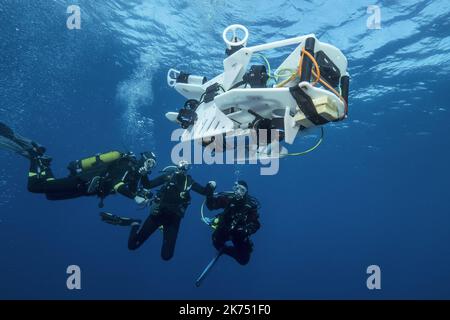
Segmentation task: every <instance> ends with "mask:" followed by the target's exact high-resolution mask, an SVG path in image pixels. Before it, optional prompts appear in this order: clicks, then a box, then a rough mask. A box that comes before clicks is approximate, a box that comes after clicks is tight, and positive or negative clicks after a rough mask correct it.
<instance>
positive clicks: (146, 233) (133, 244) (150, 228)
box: [128, 208, 161, 250]
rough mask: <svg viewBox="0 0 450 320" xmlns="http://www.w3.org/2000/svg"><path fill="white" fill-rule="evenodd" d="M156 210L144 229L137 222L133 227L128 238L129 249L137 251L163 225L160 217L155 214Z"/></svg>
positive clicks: (145, 223)
mask: <svg viewBox="0 0 450 320" xmlns="http://www.w3.org/2000/svg"><path fill="white" fill-rule="evenodd" d="M154 210H155V208H153V210H152V211H151V212H150V215H149V217H148V218H147V220H145V222H144V224H143V225H142V228H140V227H141V225H140V224H139V223H137V222H135V223H133V224H132V225H131V230H130V236H129V237H128V249H130V250H136V249H137V248H139V247H140V246H141V245H142V244H143V243H144V242H145V241H146V240H147V239H148V238H149V237H150V236H151V235H152V234H153V232H155V231H156V230H157V229H158V227H159V226H160V225H161V223H160V221H159V219H158V216H157V215H155V214H154ZM156 210H157V209H156Z"/></svg>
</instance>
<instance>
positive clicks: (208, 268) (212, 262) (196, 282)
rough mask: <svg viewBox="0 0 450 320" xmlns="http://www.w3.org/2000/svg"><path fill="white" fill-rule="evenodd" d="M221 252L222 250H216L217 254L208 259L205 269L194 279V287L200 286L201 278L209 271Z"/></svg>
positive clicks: (203, 278)
mask: <svg viewBox="0 0 450 320" xmlns="http://www.w3.org/2000/svg"><path fill="white" fill-rule="evenodd" d="M222 253H223V252H222V250H220V251H219V252H217V255H216V256H215V257H214V258H213V259H212V260H211V261H210V263H208V265H207V266H206V268H205V270H203V272H202V274H201V275H200V276H199V277H198V278H197V280H196V281H195V286H196V287H200V286H201V284H202V282H203V280H205V278H206V276H207V275H208V273H209V272H210V271H211V269H212V267H214V265H215V264H216V263H217V261H218V260H219V258H220V256H221V255H222Z"/></svg>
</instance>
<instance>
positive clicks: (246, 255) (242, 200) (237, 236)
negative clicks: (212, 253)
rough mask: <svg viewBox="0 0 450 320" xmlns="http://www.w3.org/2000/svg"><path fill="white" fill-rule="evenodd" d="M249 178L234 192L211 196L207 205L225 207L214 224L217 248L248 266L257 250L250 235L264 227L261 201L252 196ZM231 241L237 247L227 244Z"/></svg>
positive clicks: (212, 222) (213, 238)
mask: <svg viewBox="0 0 450 320" xmlns="http://www.w3.org/2000/svg"><path fill="white" fill-rule="evenodd" d="M247 190H248V186H247V183H246V182H245V181H242V180H241V181H238V182H237V183H236V185H235V187H234V191H233V192H224V193H219V194H218V195H209V196H207V198H206V199H207V200H206V206H207V207H208V209H210V210H214V209H224V210H223V212H222V213H220V214H218V215H217V216H216V217H215V219H211V226H212V227H213V228H215V231H214V233H213V235H212V241H213V245H214V247H215V248H216V249H217V250H219V251H220V252H221V253H224V254H226V255H229V256H231V257H233V258H234V259H235V260H236V261H237V262H238V263H240V264H241V265H246V264H247V263H248V262H249V260H250V254H251V252H252V251H253V243H252V241H251V240H250V236H251V235H252V234H254V233H255V232H256V231H258V229H259V228H260V226H261V225H260V223H259V220H258V219H259V215H258V206H259V204H258V201H257V200H256V199H255V198H253V197H251V196H250V195H248V192H247ZM227 241H231V242H232V243H233V246H229V245H227V244H226V242H227Z"/></svg>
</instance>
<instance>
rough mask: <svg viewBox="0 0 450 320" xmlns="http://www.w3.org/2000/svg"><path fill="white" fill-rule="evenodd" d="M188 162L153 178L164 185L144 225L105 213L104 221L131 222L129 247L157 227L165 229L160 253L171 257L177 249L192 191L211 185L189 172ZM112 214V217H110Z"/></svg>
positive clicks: (205, 190) (201, 191)
mask: <svg viewBox="0 0 450 320" xmlns="http://www.w3.org/2000/svg"><path fill="white" fill-rule="evenodd" d="M187 170H188V164H187V163H186V162H181V163H180V164H179V165H178V167H176V168H175V170H172V171H169V172H167V173H165V174H163V175H161V176H159V177H157V178H155V179H153V180H151V181H150V183H149V185H148V186H149V187H150V188H155V187H159V186H162V187H161V189H159V190H158V191H157V193H156V196H155V198H154V199H153V203H152V207H151V209H150V215H149V217H148V218H147V219H146V220H145V221H144V223H143V224H142V225H141V223H140V221H138V220H133V219H129V218H121V217H118V216H115V215H111V214H108V213H102V214H101V215H102V218H103V220H104V221H105V222H107V223H111V224H115V225H122V226H126V225H131V231H130V236H129V238H128V248H129V249H130V250H136V249H137V248H139V247H140V246H141V245H142V244H143V243H144V242H145V241H146V240H147V239H148V238H149V237H150V236H151V235H152V234H153V233H154V232H155V231H156V230H157V229H158V228H160V227H162V230H163V244H162V248H161V257H162V259H163V260H170V259H171V258H172V257H173V254H174V251H175V244H176V241H177V237H178V230H179V228H180V223H181V219H182V218H183V217H184V214H185V212H186V209H187V207H188V206H189V204H190V200H191V196H190V191H191V190H192V191H195V192H197V193H199V194H201V195H207V194H209V193H210V192H209V191H208V189H209V186H208V185H207V186H206V187H203V186H201V185H200V184H198V183H197V182H195V181H194V180H193V179H192V177H191V176H190V175H189V174H188V173H187ZM108 217H109V221H108Z"/></svg>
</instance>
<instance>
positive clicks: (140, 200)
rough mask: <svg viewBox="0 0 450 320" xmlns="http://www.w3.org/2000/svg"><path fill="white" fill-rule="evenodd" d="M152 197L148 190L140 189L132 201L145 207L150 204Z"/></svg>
mask: <svg viewBox="0 0 450 320" xmlns="http://www.w3.org/2000/svg"><path fill="white" fill-rule="evenodd" d="M152 196H153V193H152V192H151V191H150V190H147V189H141V190H139V191H138V193H137V194H136V196H135V197H134V201H135V202H136V203H137V204H138V205H139V206H142V207H145V206H147V205H148V204H149V203H150V200H151V198H152Z"/></svg>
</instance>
